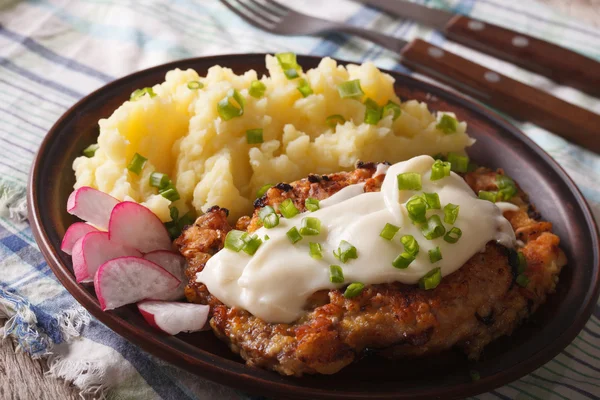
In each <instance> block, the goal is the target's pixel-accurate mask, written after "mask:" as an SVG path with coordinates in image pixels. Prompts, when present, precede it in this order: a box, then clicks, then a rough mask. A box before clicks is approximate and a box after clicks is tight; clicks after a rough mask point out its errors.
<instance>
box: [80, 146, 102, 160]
mask: <svg viewBox="0 0 600 400" xmlns="http://www.w3.org/2000/svg"><path fill="white" fill-rule="evenodd" d="M98 148H100V146H99V145H98V143H94V144H90V145H89V146H88V147H86V148H85V149H83V155H84V156H86V157H87V158H91V157H94V154H96V150H98Z"/></svg>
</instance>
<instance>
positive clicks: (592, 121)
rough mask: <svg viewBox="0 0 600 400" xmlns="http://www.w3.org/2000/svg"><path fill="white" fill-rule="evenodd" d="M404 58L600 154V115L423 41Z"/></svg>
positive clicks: (422, 70) (406, 50)
mask: <svg viewBox="0 0 600 400" xmlns="http://www.w3.org/2000/svg"><path fill="white" fill-rule="evenodd" d="M401 54H402V63H403V64H405V65H407V66H409V67H411V68H412V69H414V70H416V71H418V72H420V73H422V74H424V75H428V76H431V77H433V78H435V79H437V80H439V81H442V82H444V83H446V84H448V85H450V86H454V87H457V88H458V89H459V90H461V91H463V92H465V93H466V94H469V95H471V96H473V97H475V98H476V99H478V100H480V101H482V102H484V103H486V104H488V105H490V106H492V107H495V108H497V109H498V110H500V111H503V112H505V113H507V114H509V115H510V116H511V117H515V118H517V119H520V120H523V121H530V122H533V123H534V124H536V125H539V126H541V127H543V128H545V129H547V130H549V131H550V132H554V133H556V134H558V135H560V136H562V137H563V138H565V139H567V140H570V141H572V142H573V143H577V144H579V145H581V146H583V147H585V148H587V149H588V150H592V151H594V152H596V153H598V154H600V115H598V114H594V113H592V112H591V111H587V110H585V109H583V108H580V107H578V106H575V105H573V104H570V103H567V102H565V101H563V100H560V99H558V98H557V97H554V96H552V95H550V94H548V93H546V92H543V91H541V90H539V89H536V88H534V87H531V86H528V85H525V84H524V83H521V82H519V81H516V80H514V79H511V78H509V77H507V76H504V75H501V74H499V73H497V72H495V71H492V70H490V69H488V68H485V67H484V66H482V65H479V64H476V63H474V62H471V61H469V60H467V59H464V58H462V57H459V56H457V55H456V54H452V53H450V52H448V51H446V50H443V49H442V48H440V47H437V46H434V45H432V44H430V43H427V42H425V41H423V40H420V39H415V40H413V41H412V42H410V43H409V44H408V45H407V46H406V47H405V48H404V49H403V50H402V52H401Z"/></svg>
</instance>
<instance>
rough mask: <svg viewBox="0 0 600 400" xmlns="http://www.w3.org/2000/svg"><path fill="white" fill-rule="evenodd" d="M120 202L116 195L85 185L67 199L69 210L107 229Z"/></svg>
mask: <svg viewBox="0 0 600 400" xmlns="http://www.w3.org/2000/svg"><path fill="white" fill-rule="evenodd" d="M118 203H119V200H117V199H115V198H114V197H112V196H110V195H108V194H106V193H104V192H101V191H99V190H96V189H94V188H91V187H89V186H83V187H80V188H79V189H77V190H75V191H74V192H73V193H71V195H70V196H69V200H68V201H67V212H68V213H69V214H73V215H75V216H77V217H79V218H81V219H82V220H84V221H87V222H89V223H91V224H93V225H94V226H97V227H98V228H99V229H103V230H107V229H108V223H109V221H110V213H111V212H112V209H113V208H114V207H115V206H116V205H117V204H118Z"/></svg>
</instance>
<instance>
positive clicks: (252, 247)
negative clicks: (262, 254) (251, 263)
mask: <svg viewBox="0 0 600 400" xmlns="http://www.w3.org/2000/svg"><path fill="white" fill-rule="evenodd" d="M262 242H263V241H262V239H261V238H259V237H258V236H256V235H252V237H250V238H248V239H246V244H245V245H244V247H242V250H243V251H244V253H246V254H248V255H250V256H253V255H254V253H256V250H258V248H259V247H260V245H261V244H262Z"/></svg>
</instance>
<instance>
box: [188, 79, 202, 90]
mask: <svg viewBox="0 0 600 400" xmlns="http://www.w3.org/2000/svg"><path fill="white" fill-rule="evenodd" d="M187 87H188V89H190V90H198V89H202V88H203V87H204V84H203V83H202V82H199V81H191V82H188V84H187Z"/></svg>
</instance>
